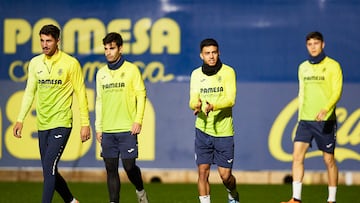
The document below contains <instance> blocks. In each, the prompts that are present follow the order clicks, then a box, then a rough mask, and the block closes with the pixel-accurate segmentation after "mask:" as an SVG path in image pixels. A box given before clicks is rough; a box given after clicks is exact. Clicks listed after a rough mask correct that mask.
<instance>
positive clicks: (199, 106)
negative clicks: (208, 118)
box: [193, 98, 202, 116]
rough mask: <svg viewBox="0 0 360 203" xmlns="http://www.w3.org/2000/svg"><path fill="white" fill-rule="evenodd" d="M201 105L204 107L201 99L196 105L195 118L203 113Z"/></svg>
mask: <svg viewBox="0 0 360 203" xmlns="http://www.w3.org/2000/svg"><path fill="white" fill-rule="evenodd" d="M201 105H202V102H201V99H200V98H199V100H198V103H197V104H196V106H195V109H194V112H193V113H194V115H195V116H196V115H197V114H198V113H200V112H201Z"/></svg>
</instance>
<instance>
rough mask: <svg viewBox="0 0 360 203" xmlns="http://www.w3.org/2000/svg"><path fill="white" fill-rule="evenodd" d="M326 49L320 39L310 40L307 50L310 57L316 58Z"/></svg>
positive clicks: (307, 43)
mask: <svg viewBox="0 0 360 203" xmlns="http://www.w3.org/2000/svg"><path fill="white" fill-rule="evenodd" d="M324 47H325V43H324V42H323V41H321V40H318V39H309V40H308V41H307V42H306V48H307V50H308V52H309V54H310V56H312V57H315V56H318V55H319V54H320V53H321V52H322V50H323V49H324Z"/></svg>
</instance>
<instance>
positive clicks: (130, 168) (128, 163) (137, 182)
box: [122, 158, 148, 203]
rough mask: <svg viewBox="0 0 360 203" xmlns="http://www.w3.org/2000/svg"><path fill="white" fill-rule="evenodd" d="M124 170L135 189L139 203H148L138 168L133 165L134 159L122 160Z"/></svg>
mask: <svg viewBox="0 0 360 203" xmlns="http://www.w3.org/2000/svg"><path fill="white" fill-rule="evenodd" d="M122 164H123V167H124V170H125V172H126V174H127V176H128V178H129V180H130V182H131V183H132V184H133V185H134V186H135V188H136V195H137V197H138V202H139V203H148V198H147V194H146V191H145V190H144V183H143V180H142V176H141V170H140V168H139V167H138V166H137V165H136V164H135V158H133V159H122Z"/></svg>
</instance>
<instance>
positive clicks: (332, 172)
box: [323, 152, 339, 202]
mask: <svg viewBox="0 0 360 203" xmlns="http://www.w3.org/2000/svg"><path fill="white" fill-rule="evenodd" d="M323 155H324V161H325V165H326V169H327V173H328V190H329V193H328V194H329V196H328V200H327V201H328V202H336V190H337V185H338V173H339V171H338V167H337V165H336V161H335V158H334V154H330V153H326V152H324V154H323Z"/></svg>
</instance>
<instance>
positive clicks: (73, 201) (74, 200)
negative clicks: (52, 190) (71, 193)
mask: <svg viewBox="0 0 360 203" xmlns="http://www.w3.org/2000/svg"><path fill="white" fill-rule="evenodd" d="M77 202H78V201H77V200H76V199H75V198H74V199H73V200H72V201H71V202H70V203H77Z"/></svg>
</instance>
